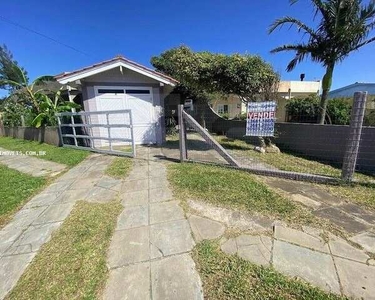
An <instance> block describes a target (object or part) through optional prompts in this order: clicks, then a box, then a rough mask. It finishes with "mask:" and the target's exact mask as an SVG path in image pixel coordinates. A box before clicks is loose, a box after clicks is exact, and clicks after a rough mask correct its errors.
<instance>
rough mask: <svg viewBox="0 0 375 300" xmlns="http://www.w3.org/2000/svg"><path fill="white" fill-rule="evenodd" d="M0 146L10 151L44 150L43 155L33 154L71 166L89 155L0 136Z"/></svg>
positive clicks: (87, 152) (88, 153)
mask: <svg viewBox="0 0 375 300" xmlns="http://www.w3.org/2000/svg"><path fill="white" fill-rule="evenodd" d="M0 147H2V148H4V149H7V150H10V151H22V152H24V153H25V152H26V151H35V152H37V153H38V152H39V151H45V155H39V156H33V157H37V158H40V159H44V160H49V161H53V162H56V163H60V164H63V165H67V166H69V167H73V166H75V165H77V164H79V163H80V162H81V161H83V160H84V159H85V158H86V157H87V156H89V155H90V152H89V151H84V150H78V149H71V148H64V147H57V146H53V145H49V144H46V143H39V142H36V141H29V140H22V139H15V138H12V137H0Z"/></svg>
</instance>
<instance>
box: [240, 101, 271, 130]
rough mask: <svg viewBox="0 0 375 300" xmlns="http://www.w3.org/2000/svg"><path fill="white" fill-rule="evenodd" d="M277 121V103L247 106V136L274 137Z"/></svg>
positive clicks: (250, 103) (255, 103) (257, 103)
mask: <svg viewBox="0 0 375 300" xmlns="http://www.w3.org/2000/svg"><path fill="white" fill-rule="evenodd" d="M275 121H276V101H266V102H249V103H248V104H247V122H246V135H247V136H274V132H275Z"/></svg>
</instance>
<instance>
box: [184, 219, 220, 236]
mask: <svg viewBox="0 0 375 300" xmlns="http://www.w3.org/2000/svg"><path fill="white" fill-rule="evenodd" d="M188 220H189V223H190V227H191V229H192V231H193V234H194V238H195V240H196V241H197V242H200V241H202V240H212V239H216V238H218V237H220V236H222V235H223V234H224V232H225V226H224V225H223V224H222V223H220V222H217V221H213V220H210V219H207V218H203V217H200V216H195V215H191V216H190V217H189V219H188Z"/></svg>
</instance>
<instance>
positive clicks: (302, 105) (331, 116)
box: [286, 95, 352, 125]
mask: <svg viewBox="0 0 375 300" xmlns="http://www.w3.org/2000/svg"><path fill="white" fill-rule="evenodd" d="M351 108H352V100H351V99H349V98H336V99H331V100H329V101H328V105H327V113H326V122H327V123H330V124H335V125H348V124H349V123H350V112H351ZM286 111H287V114H288V122H296V123H315V122H316V121H317V120H318V119H319V115H320V104H319V98H318V97H317V96H315V95H311V96H308V97H306V98H302V99H301V98H300V99H298V98H296V99H291V100H289V101H288V103H287V105H286Z"/></svg>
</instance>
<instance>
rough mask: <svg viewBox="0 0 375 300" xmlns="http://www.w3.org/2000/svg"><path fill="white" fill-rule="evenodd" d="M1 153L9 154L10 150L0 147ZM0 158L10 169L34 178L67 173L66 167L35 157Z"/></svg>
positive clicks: (12, 156) (3, 156) (10, 156)
mask: <svg viewBox="0 0 375 300" xmlns="http://www.w3.org/2000/svg"><path fill="white" fill-rule="evenodd" d="M0 151H1V152H7V151H9V150H7V149H4V148H2V147H0ZM0 157H1V161H2V163H3V164H4V165H6V166H8V167H9V168H12V169H15V170H17V171H19V172H22V173H26V174H29V175H31V176H34V177H37V176H51V177H53V176H56V175H58V174H60V173H61V172H63V171H65V169H66V168H67V167H66V165H63V164H59V163H56V162H53V161H48V160H44V159H40V158H37V157H33V156H15V155H2V156H0Z"/></svg>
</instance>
